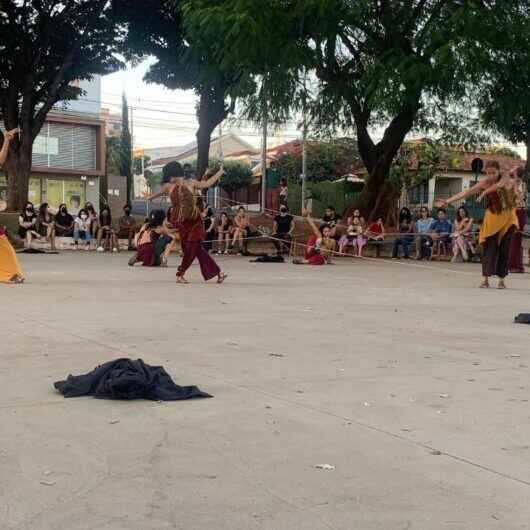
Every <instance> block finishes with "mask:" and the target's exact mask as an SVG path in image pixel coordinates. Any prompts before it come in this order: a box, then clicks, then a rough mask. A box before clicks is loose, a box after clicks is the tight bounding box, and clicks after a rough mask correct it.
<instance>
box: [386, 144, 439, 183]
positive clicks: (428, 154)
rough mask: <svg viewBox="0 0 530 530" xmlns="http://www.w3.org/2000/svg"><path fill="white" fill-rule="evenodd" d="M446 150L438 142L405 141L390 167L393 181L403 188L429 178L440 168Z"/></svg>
mask: <svg viewBox="0 0 530 530" xmlns="http://www.w3.org/2000/svg"><path fill="white" fill-rule="evenodd" d="M444 152H445V150H444V148H443V146H441V145H440V144H438V143H436V142H431V141H427V140H426V141H422V142H405V143H404V144H403V145H402V146H401V149H400V150H399V153H398V155H397V156H396V158H395V159H394V163H393V164H392V167H391V169H390V180H391V182H392V183H393V184H394V186H395V187H396V188H397V189H401V187H402V186H405V187H407V188H408V187H411V186H414V185H416V184H419V183H421V182H424V181H426V180H429V179H430V178H432V177H433V175H434V173H435V172H436V170H437V169H438V168H439V166H440V163H441V161H442V159H443V158H444Z"/></svg>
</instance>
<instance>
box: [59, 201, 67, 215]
mask: <svg viewBox="0 0 530 530" xmlns="http://www.w3.org/2000/svg"><path fill="white" fill-rule="evenodd" d="M63 208H64V212H63ZM57 215H60V216H63V215H64V216H66V215H69V214H68V206H66V204H65V203H64V202H63V203H62V204H59V209H58V211H57Z"/></svg>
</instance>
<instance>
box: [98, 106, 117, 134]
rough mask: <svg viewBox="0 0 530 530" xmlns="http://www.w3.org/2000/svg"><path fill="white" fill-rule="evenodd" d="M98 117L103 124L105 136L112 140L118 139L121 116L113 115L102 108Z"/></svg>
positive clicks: (108, 110)
mask: <svg viewBox="0 0 530 530" xmlns="http://www.w3.org/2000/svg"><path fill="white" fill-rule="evenodd" d="M100 117H101V119H102V120H103V121H104V122H105V132H106V135H107V136H110V137H113V138H120V137H121V131H122V116H121V114H117V113H113V112H111V111H110V109H107V108H102V109H101V113H100Z"/></svg>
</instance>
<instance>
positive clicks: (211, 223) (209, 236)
mask: <svg viewBox="0 0 530 530" xmlns="http://www.w3.org/2000/svg"><path fill="white" fill-rule="evenodd" d="M202 216H203V219H204V231H205V232H206V237H205V238H204V242H203V245H204V248H205V249H206V251H207V252H211V250H212V249H213V242H214V241H215V219H214V215H213V209H212V208H211V206H208V205H206V207H205V208H204V210H203V212H202Z"/></svg>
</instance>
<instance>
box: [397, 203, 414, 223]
mask: <svg viewBox="0 0 530 530" xmlns="http://www.w3.org/2000/svg"><path fill="white" fill-rule="evenodd" d="M404 221H405V222H407V223H411V222H412V214H411V213H410V210H409V209H408V208H407V207H406V206H405V207H403V208H401V210H400V212H399V222H400V223H402V222H404Z"/></svg>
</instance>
